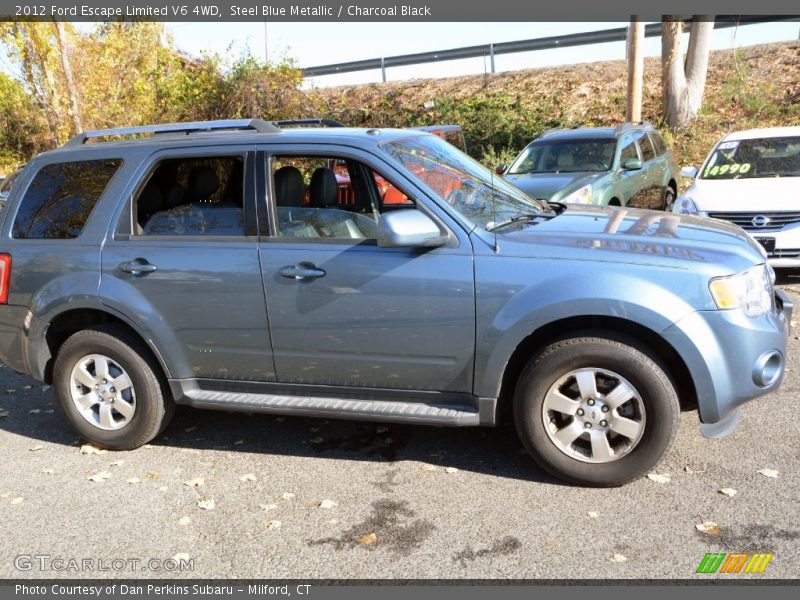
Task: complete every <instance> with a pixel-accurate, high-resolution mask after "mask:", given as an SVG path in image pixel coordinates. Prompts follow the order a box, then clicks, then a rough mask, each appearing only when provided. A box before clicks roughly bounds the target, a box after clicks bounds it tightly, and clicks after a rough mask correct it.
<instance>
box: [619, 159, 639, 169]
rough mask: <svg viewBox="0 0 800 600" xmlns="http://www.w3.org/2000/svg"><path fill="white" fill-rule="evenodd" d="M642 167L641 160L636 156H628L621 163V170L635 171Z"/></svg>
mask: <svg viewBox="0 0 800 600" xmlns="http://www.w3.org/2000/svg"><path fill="white" fill-rule="evenodd" d="M641 168H642V161H641V160H639V159H638V158H629V159H628V160H626V161H625V162H624V163H622V170H623V171H636V170H638V169H641Z"/></svg>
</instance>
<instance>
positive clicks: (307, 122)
mask: <svg viewBox="0 0 800 600" xmlns="http://www.w3.org/2000/svg"><path fill="white" fill-rule="evenodd" d="M273 123H274V124H275V125H277V126H278V127H310V126H312V125H322V126H323V127H347V125H345V124H344V123H340V122H339V121H335V120H334V119H282V120H280V121H273Z"/></svg>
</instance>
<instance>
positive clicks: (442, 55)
mask: <svg viewBox="0 0 800 600" xmlns="http://www.w3.org/2000/svg"><path fill="white" fill-rule="evenodd" d="M796 19H797V17H796V16H788V15H787V16H775V15H769V16H759V15H719V16H717V17H716V19H715V21H714V29H725V28H728V27H737V26H739V25H755V24H758V23H771V22H776V21H790V20H796ZM684 23H686V24H687V25H688V26H689V27H691V21H690V20H686V21H684ZM627 35H628V28H627V27H617V28H614V29H603V30H600V31H587V32H584V33H570V34H567V35H556V36H550V37H543V38H534V39H530V40H519V41H516V42H500V43H497V44H481V45H478V46H465V47H463V48H451V49H449V50H435V51H432V52H419V53H417V54H402V55H399V56H385V57H381V58H369V59H365V60H355V61H351V62H344V63H337V64H330V65H321V66H317V67H306V68H304V69H302V72H303V77H319V76H322V75H335V74H337V73H354V72H357V71H371V70H373V69H380V70H381V77H382V79H383V81H384V82H386V69H388V68H389V67H403V66H408V65H419V64H424V63H431V62H438V61H444V60H456V59H459V58H480V57H485V56H488V57H489V59H490V67H491V72H492V73H494V72H495V63H494V58H495V56H497V55H498V54H512V53H515V52H531V51H535V50H550V49H553V48H568V47H571V46H586V45H590V44H603V43H606V42H624V41H625V40H626V39H627ZM644 35H645V37H656V36H659V35H661V23H650V24H649V25H646V26H645V28H644Z"/></svg>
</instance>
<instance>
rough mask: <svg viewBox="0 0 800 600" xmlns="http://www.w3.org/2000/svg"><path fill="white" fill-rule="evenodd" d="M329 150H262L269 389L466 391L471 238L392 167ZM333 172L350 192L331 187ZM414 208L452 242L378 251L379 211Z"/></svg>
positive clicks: (471, 328)
mask: <svg viewBox="0 0 800 600" xmlns="http://www.w3.org/2000/svg"><path fill="white" fill-rule="evenodd" d="M330 148H331V147H330V146H323V145H320V146H316V145H307V144H302V145H301V144H298V145H288V144H287V145H281V146H269V147H265V148H264V153H263V154H261V156H262V158H261V159H260V160H259V163H260V165H259V168H261V169H263V172H264V174H265V180H266V186H267V188H268V193H267V194H265V197H263V198H260V199H259V201H260V202H264V209H265V210H266V211H267V212H268V213H269V214H270V215H271V217H272V218H271V221H270V228H269V230H265V231H263V232H262V236H261V238H260V254H261V268H262V270H263V277H264V289H265V293H266V298H267V307H268V314H269V318H270V326H271V333H272V344H273V348H274V353H275V365H276V370H277V377H278V381H280V382H284V383H292V384H313V385H326V386H348V387H370V388H384V389H403V390H427V391H448V392H471V391H472V367H473V358H474V344H475V297H474V285H473V261H472V246H471V244H470V241H469V238H468V237H467V235H466V234H465V232H464V231H463V230H462V229H460V228H459V227H458V226H457V225H456V224H455V223H454V222H452V221H450V220H449V218H448V217H447V215H446V214H445V213H443V212H442V211H441V210H440V209H437V208H436V207H434V206H432V205H431V204H426V200H425V198H423V197H422V195H421V194H420V193H419V192H418V190H415V189H413V188H412V187H411V186H410V185H409V182H408V180H405V179H404V178H403V177H402V175H401V174H399V173H397V172H396V171H393V170H392V169H391V167H388V166H387V165H385V164H383V163H382V162H381V161H378V160H377V159H376V158H375V157H373V156H372V155H370V154H368V153H366V152H363V151H361V150H357V149H349V150H343V149H341V148H339V147H337V149H336V150H335V151H334V150H331V149H330ZM342 164H346V165H347V169H348V174H347V178H346V179H347V181H348V183H347V186H348V188H349V190H348V195H344V194H341V193H338V194H337V191H335V190H333V188H331V187H330V185H334V183H333V182H335V180H336V178H335V177H334V175H333V174H332V171H333V168H332V167H337V168H339V167H340V166H341V165H342ZM328 170H330V171H331V173H328V172H327V171H328ZM340 170H341V169H340ZM337 174H338V175H339V179H340V181H341V179H342V175H341V173H337ZM325 180H327V181H328V182H330V185H328V184H324V183H322V182H324V181H325ZM381 182H382V183H383V184H384V185H379V183H381ZM387 182H388V185H387ZM326 190H327V191H326ZM340 191H341V190H340ZM404 194H405V195H404ZM384 196H386V199H387V202H386V203H384V201H383V200H384ZM390 196H391V202H389V201H388V200H389V197H390ZM427 202H430V201H429V200H428V201H427ZM415 206H416V207H417V208H420V209H426V210H427V211H428V212H429V214H430V215H431V216H433V217H434V219H435V220H437V221H439V223H440V225H441V227H442V228H443V230H444V231H447V230H449V233H450V235H451V238H450V243H448V244H447V245H446V246H444V247H440V248H427V249H425V248H381V247H378V245H377V242H376V231H377V220H378V218H379V215H380V213H381V212H383V211H387V210H408V209H412V210H413V209H414V207H415Z"/></svg>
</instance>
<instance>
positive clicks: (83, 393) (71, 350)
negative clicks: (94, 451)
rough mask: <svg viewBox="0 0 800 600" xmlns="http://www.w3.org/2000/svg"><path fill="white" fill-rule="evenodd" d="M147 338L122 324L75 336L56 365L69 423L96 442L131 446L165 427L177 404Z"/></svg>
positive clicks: (57, 384) (55, 376) (60, 396)
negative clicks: (144, 341) (145, 342)
mask: <svg viewBox="0 0 800 600" xmlns="http://www.w3.org/2000/svg"><path fill="white" fill-rule="evenodd" d="M158 373H159V367H158V365H157V364H155V361H154V360H153V358H152V355H151V354H150V352H149V351H148V349H147V348H146V347H145V346H144V345H143V344H142V342H141V341H140V340H139V339H137V338H136V337H135V336H133V335H132V334H131V333H130V332H129V331H128V330H126V329H125V328H123V327H120V326H117V325H99V326H97V327H94V328H91V329H86V330H83V331H79V332H78V333H75V334H73V335H72V336H71V337H70V338H69V339H67V341H66V342H64V344H63V345H62V346H61V348H60V349H59V351H58V355H57V356H56V361H55V364H54V367H53V388H54V390H55V392H56V397H57V398H58V401H59V403H60V404H61V408H62V409H63V411H64V414H65V415H66V417H67V420H68V421H69V423H70V425H72V427H73V428H74V429H75V430H76V431H77V432H78V433H79V434H80V435H81V436H82V437H84V438H85V439H86V440H88V441H90V442H91V443H93V444H95V445H97V446H100V447H103V448H110V449H113V450H131V449H133V448H138V447H139V446H141V445H143V444H146V443H147V442H149V441H150V440H152V439H153V438H154V437H155V436H156V435H158V434H159V432H160V431H162V430H163V429H164V428H165V427H166V425H167V424H168V423H169V420H170V419H171V418H172V415H173V413H174V409H175V404H174V402H173V400H172V398H171V397H170V396H169V395H168V394H167V393H165V392H164V389H163V387H162V385H161V381H160V380H159V377H158Z"/></svg>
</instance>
